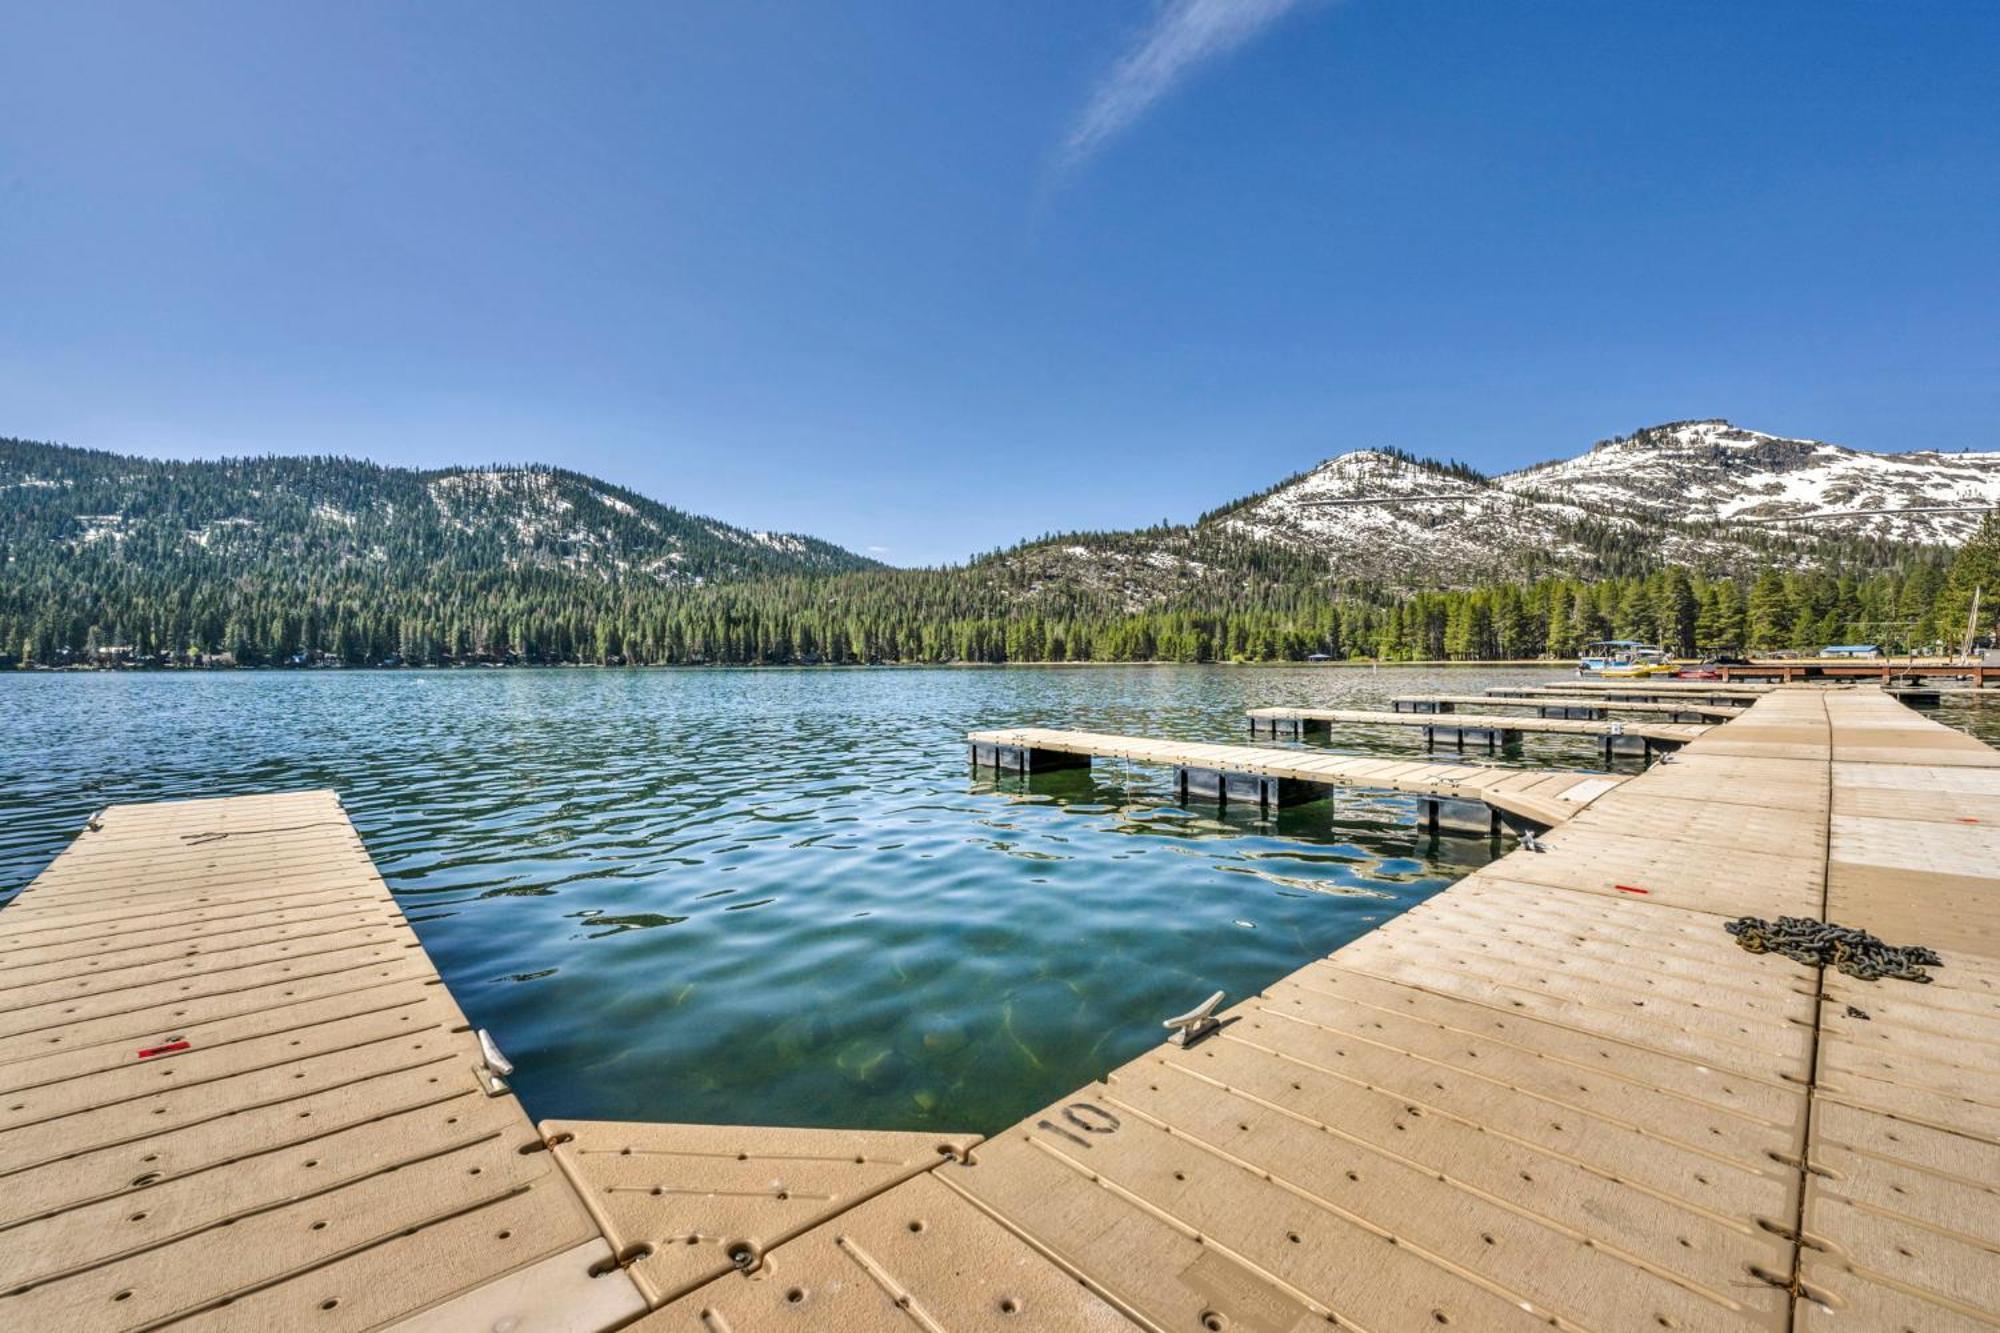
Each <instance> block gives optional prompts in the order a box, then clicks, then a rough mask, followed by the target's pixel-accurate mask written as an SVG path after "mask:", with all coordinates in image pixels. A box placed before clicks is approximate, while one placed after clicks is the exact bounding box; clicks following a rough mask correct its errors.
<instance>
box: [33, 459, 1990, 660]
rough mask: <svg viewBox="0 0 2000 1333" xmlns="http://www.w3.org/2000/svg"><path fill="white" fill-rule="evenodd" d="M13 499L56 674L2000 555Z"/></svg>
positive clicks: (1742, 581) (1498, 626)
mask: <svg viewBox="0 0 2000 1333" xmlns="http://www.w3.org/2000/svg"><path fill="white" fill-rule="evenodd" d="M1474 475H1476V474H1474ZM0 497H4V505H0V661H8V662H12V663H16V664H42V665H66V664H100V665H101V664H119V663H126V662H139V663H159V664H178V663H193V662H201V663H208V664H217V663H223V664H226V663H236V664H243V665H317V664H323V663H342V664H349V665H368V664H381V663H385V662H400V663H407V664H453V663H456V664H470V663H484V662H501V663H517V662H518V663H533V662H596V663H618V662H628V663H662V664H665V663H785V662H808V663H810V662H867V661H887V662H898V661H900V662H950V661H961V662H1002V661H1044V660H1053V661H1138V660H1155V659H1165V660H1178V661H1207V660H1218V659H1220V660H1228V659H1243V660H1283V659H1299V658H1304V657H1306V656H1308V655H1312V654H1326V655H1329V656H1333V657H1347V656H1379V657H1385V658H1441V657H1454V658H1492V657H1534V656H1540V655H1544V654H1556V655H1562V654H1568V653H1571V652H1573V651H1574V650H1575V649H1576V647H1577V646H1578V645H1579V644H1580V643H1582V642H1584V641H1586V640H1589V639H1592V638H1597V637H1602V636H1605V635H1611V634H1615V635H1620V636H1630V637H1638V638H1648V639H1656V640H1659V641H1661V642H1664V643H1667V644H1668V645H1670V646H1673V647H1675V648H1677V649H1679V650H1681V651H1683V652H1693V651H1697V650H1701V649H1722V648H1733V649H1739V650H1741V649H1757V650H1762V649H1774V648H1791V647H1813V646H1816V645H1818V644H1821V643H1825V642H1829V641H1836V640H1849V639H1864V640H1883V641H1888V642H1892V643H1894V644H1896V645H1897V646H1902V645H1905V644H1922V643H1926V642H1930V641H1934V640H1955V639H1956V637H1957V636H1958V634H1959V633H1960V632H1961V631H1962V628H1963V626H1964V623H1965V615H1966V604H1967V602H1969V600H1970V595H1971V587H1972V583H1973V582H1976V581H1978V579H1979V578H1980V577H1982V576H1981V575H1980V574H1979V573H1978V570H1977V569H1975V568H1974V566H1977V565H1979V562H1980V561H1985V562H1987V565H1992V564H1994V563H1996V561H2000V555H1996V553H2000V532H1996V531H1995V528H1994V525H1993V524H1992V523H1990V522H1989V523H1988V525H1987V527H1986V529H1984V530H1983V532H1982V535H1981V537H1980V538H1979V539H1977V540H1975V542H1974V543H1972V545H1971V546H1969V547H1968V548H1967V549H1966V551H1965V552H1964V553H1963V554H1961V555H1959V556H1958V557H1957V558H1956V563H1957V567H1958V569H1959V574H1958V575H1957V577H1956V579H1954V576H1953V573H1952V571H1953V568H1954V557H1953V555H1952V553H1950V552H1948V551H1946V550H1943V549H1942V548H1938V547H1916V546H1899V545H1893V544H1887V543H1880V542H1872V541H1866V540H1862V541H1847V542H1839V541H1832V540H1829V539H1825V538H1818V539H1815V540H1814V541H1813V542H1811V543H1810V544H1809V545H1808V546H1802V545H1801V544H1800V543H1799V541H1798V540H1797V539H1791V538H1784V537H1778V536H1775V535H1772V536H1757V537H1754V538H1751V539H1748V540H1749V542H1750V544H1749V545H1746V546H1740V547H1732V548H1731V549H1736V550H1740V551H1743V552H1747V554H1746V555H1744V556H1742V557H1741V558H1739V559H1738V560H1737V562H1736V565H1737V567H1733V568H1724V569H1721V570H1717V569H1706V570H1704V569H1689V568H1687V567H1683V566H1679V565H1674V566H1669V567H1661V566H1660V563H1659V561H1658V560H1657V559H1655V560H1650V561H1649V560H1648V559H1647V552H1646V549H1645V548H1644V546H1643V545H1639V544H1635V543H1634V542H1633V541H1632V538H1631V536H1630V534H1629V533H1626V532H1622V531H1621V532H1611V533H1608V534H1607V535H1606V538H1605V540H1606V542H1607V546H1606V548H1605V550H1604V551H1603V552H1602V553H1601V555H1602V558H1601V559H1598V560H1596V561H1595V562H1594V563H1593V564H1592V565H1591V566H1590V574H1577V573H1548V574H1543V575H1539V576H1536V577H1514V578H1509V577H1505V574H1506V572H1507V571H1506V569H1505V567H1503V568H1502V569H1501V570H1499V571H1496V573H1497V574H1498V575H1499V576H1497V577H1493V578H1491V579H1489V580H1485V581H1480V582H1477V583H1474V584H1472V585H1471V586H1464V587H1456V588H1450V589H1444V590H1399V589H1397V588H1395V587H1394V586H1393V585H1390V584H1387V583H1384V582H1380V581H1375V580H1370V579H1364V578H1357V577H1353V576H1352V575H1351V573H1348V572H1345V571H1343V570H1342V569H1340V568H1339V567H1338V566H1336V565H1335V564H1332V563H1330V562H1329V561H1328V560H1327V559H1325V558H1323V557H1318V556H1315V555H1314V554H1313V553H1312V551H1311V550H1309V549H1306V548H1302V547H1301V546H1299V545H1297V544H1293V543H1274V542H1271V541H1266V540H1261V539H1260V538H1259V537H1258V536H1257V534H1256V533H1255V531H1254V530H1250V529H1247V528H1246V527H1245V525H1243V524H1241V523H1239V522H1233V521H1230V519H1231V518H1232V517H1233V516H1237V515H1240V514H1241V513H1242V512H1243V511H1244V510H1245V508H1246V507H1248V506H1250V505H1254V504H1257V503H1261V501H1260V500H1259V499H1258V498H1256V497H1253V499H1252V500H1251V501H1248V502H1242V503H1239V504H1238V505H1235V506H1229V507H1226V508H1225V509H1224V510H1221V511H1218V512H1217V514H1216V515H1214V516H1211V517H1210V518H1209V519H1207V520H1205V521H1203V522H1201V523H1198V524H1195V525H1190V526H1186V527H1165V528H1159V529H1152V530H1147V531H1143V532H1133V533H1100V534H1081V535H1077V536H1072V537H1059V538H1048V539H1043V540H1040V541H1036V542H1032V543H1026V544H1023V545H1022V546H1019V547H1016V548H1013V549H1011V550H1008V551H1004V552H996V553H994V554H993V555H990V556H987V557H984V558H982V559H980V560H977V561H974V562H973V563H971V564H970V565H968V566H965V567H961V568H949V569H939V570H899V569H888V568H883V567H880V566H875V565H872V564H871V563H870V562H868V561H865V560H862V559H861V558H859V557H857V556H854V555H852V554H850V553H848V552H846V551H843V550H840V549H839V548H837V547H833V546H830V545H828V544H826V543H823V542H818V541H814V540H812V539H810V538H804V537H793V536H774V535H772V534H766V533H754V532H748V531H745V530H743V529H739V528H732V527H729V526H727V525H724V524H721V523H717V522H714V521H712V520H708V519H703V518H699V517H696V516H693V515H688V514H684V513H681V512H680V511H677V510H673V509H669V508H666V507H664V506H661V505H657V504H655V503H653V502H651V501H649V500H647V499H645V498H644V497H642V496H638V495H636V494H633V493H631V492H629V491H623V490H620V489H619V488H617V487H614V486H610V485H608V484H606V483H603V482H599V481H595V480H593V479H591V478H588V477H584V476H580V475H578V474H575V473H570V472H564V471H560V470H556V469H543V468H493V469H486V470H479V471H469V470H449V471H442V472H412V471H407V470H402V469H392V468H382V467H377V466H375V465H372V464H367V463H360V462H355V461H352V460H345V459H276V458H267V459H250V460H239V461H231V462H223V463H158V462H150V461H144V460H137V459H129V458H120V457H117V456H114V455H109V454H101V453H94V452H87V451H83V450H73V449H63V448H56V447H53V446H47V445H38V444H32V443H27V442H23V441H0ZM1576 531H1577V534H1578V540H1582V541H1586V542H1587V541H1588V539H1589V534H1588V532H1587V531H1586V530H1584V529H1581V528H1579V529H1577V530H1576ZM1802 552H1803V553H1804V555H1803V556H1802ZM1763 557H1768V558H1763ZM1805 557H1809V558H1805ZM1980 567H1981V568H1984V567H1985V566H1980ZM1592 575H1595V576H1592ZM1986 586H1987V587H1988V588H1989V596H1990V593H1991V590H1992V586H1993V585H1992V584H1991V583H1988V584H1987V585H1986Z"/></svg>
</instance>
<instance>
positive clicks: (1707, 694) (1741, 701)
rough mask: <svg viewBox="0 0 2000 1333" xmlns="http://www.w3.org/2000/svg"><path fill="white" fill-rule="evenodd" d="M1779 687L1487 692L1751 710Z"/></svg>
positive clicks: (1632, 684) (1568, 687)
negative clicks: (1719, 705) (1709, 704)
mask: <svg viewBox="0 0 2000 1333" xmlns="http://www.w3.org/2000/svg"><path fill="white" fill-rule="evenodd" d="M1777 688H1778V687H1777V686H1775V685H1728V684H1724V683H1723V682H1721V681H1702V680H1664V681H1663V680H1652V681H1646V680H1634V681H1610V680H1575V681H1565V682H1563V683H1561V684H1558V685H1494V686H1491V687H1489V688H1488V689H1487V691H1486V693H1487V694H1488V695H1489V696H1490V697H1493V698H1514V699H1532V698H1549V697H1558V696H1559V697H1567V698H1575V699H1583V698H1590V699H1615V700H1619V701H1622V702H1625V703H1684V702H1702V703H1711V704H1731V705H1735V706H1737V707H1740V708H1748V707H1749V706H1750V705H1751V704H1754V703H1756V702H1757V700H1758V699H1760V698H1762V697H1763V696H1764V695H1765V694H1767V693H1769V692H1770V691H1772V690H1775V689H1777Z"/></svg>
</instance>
